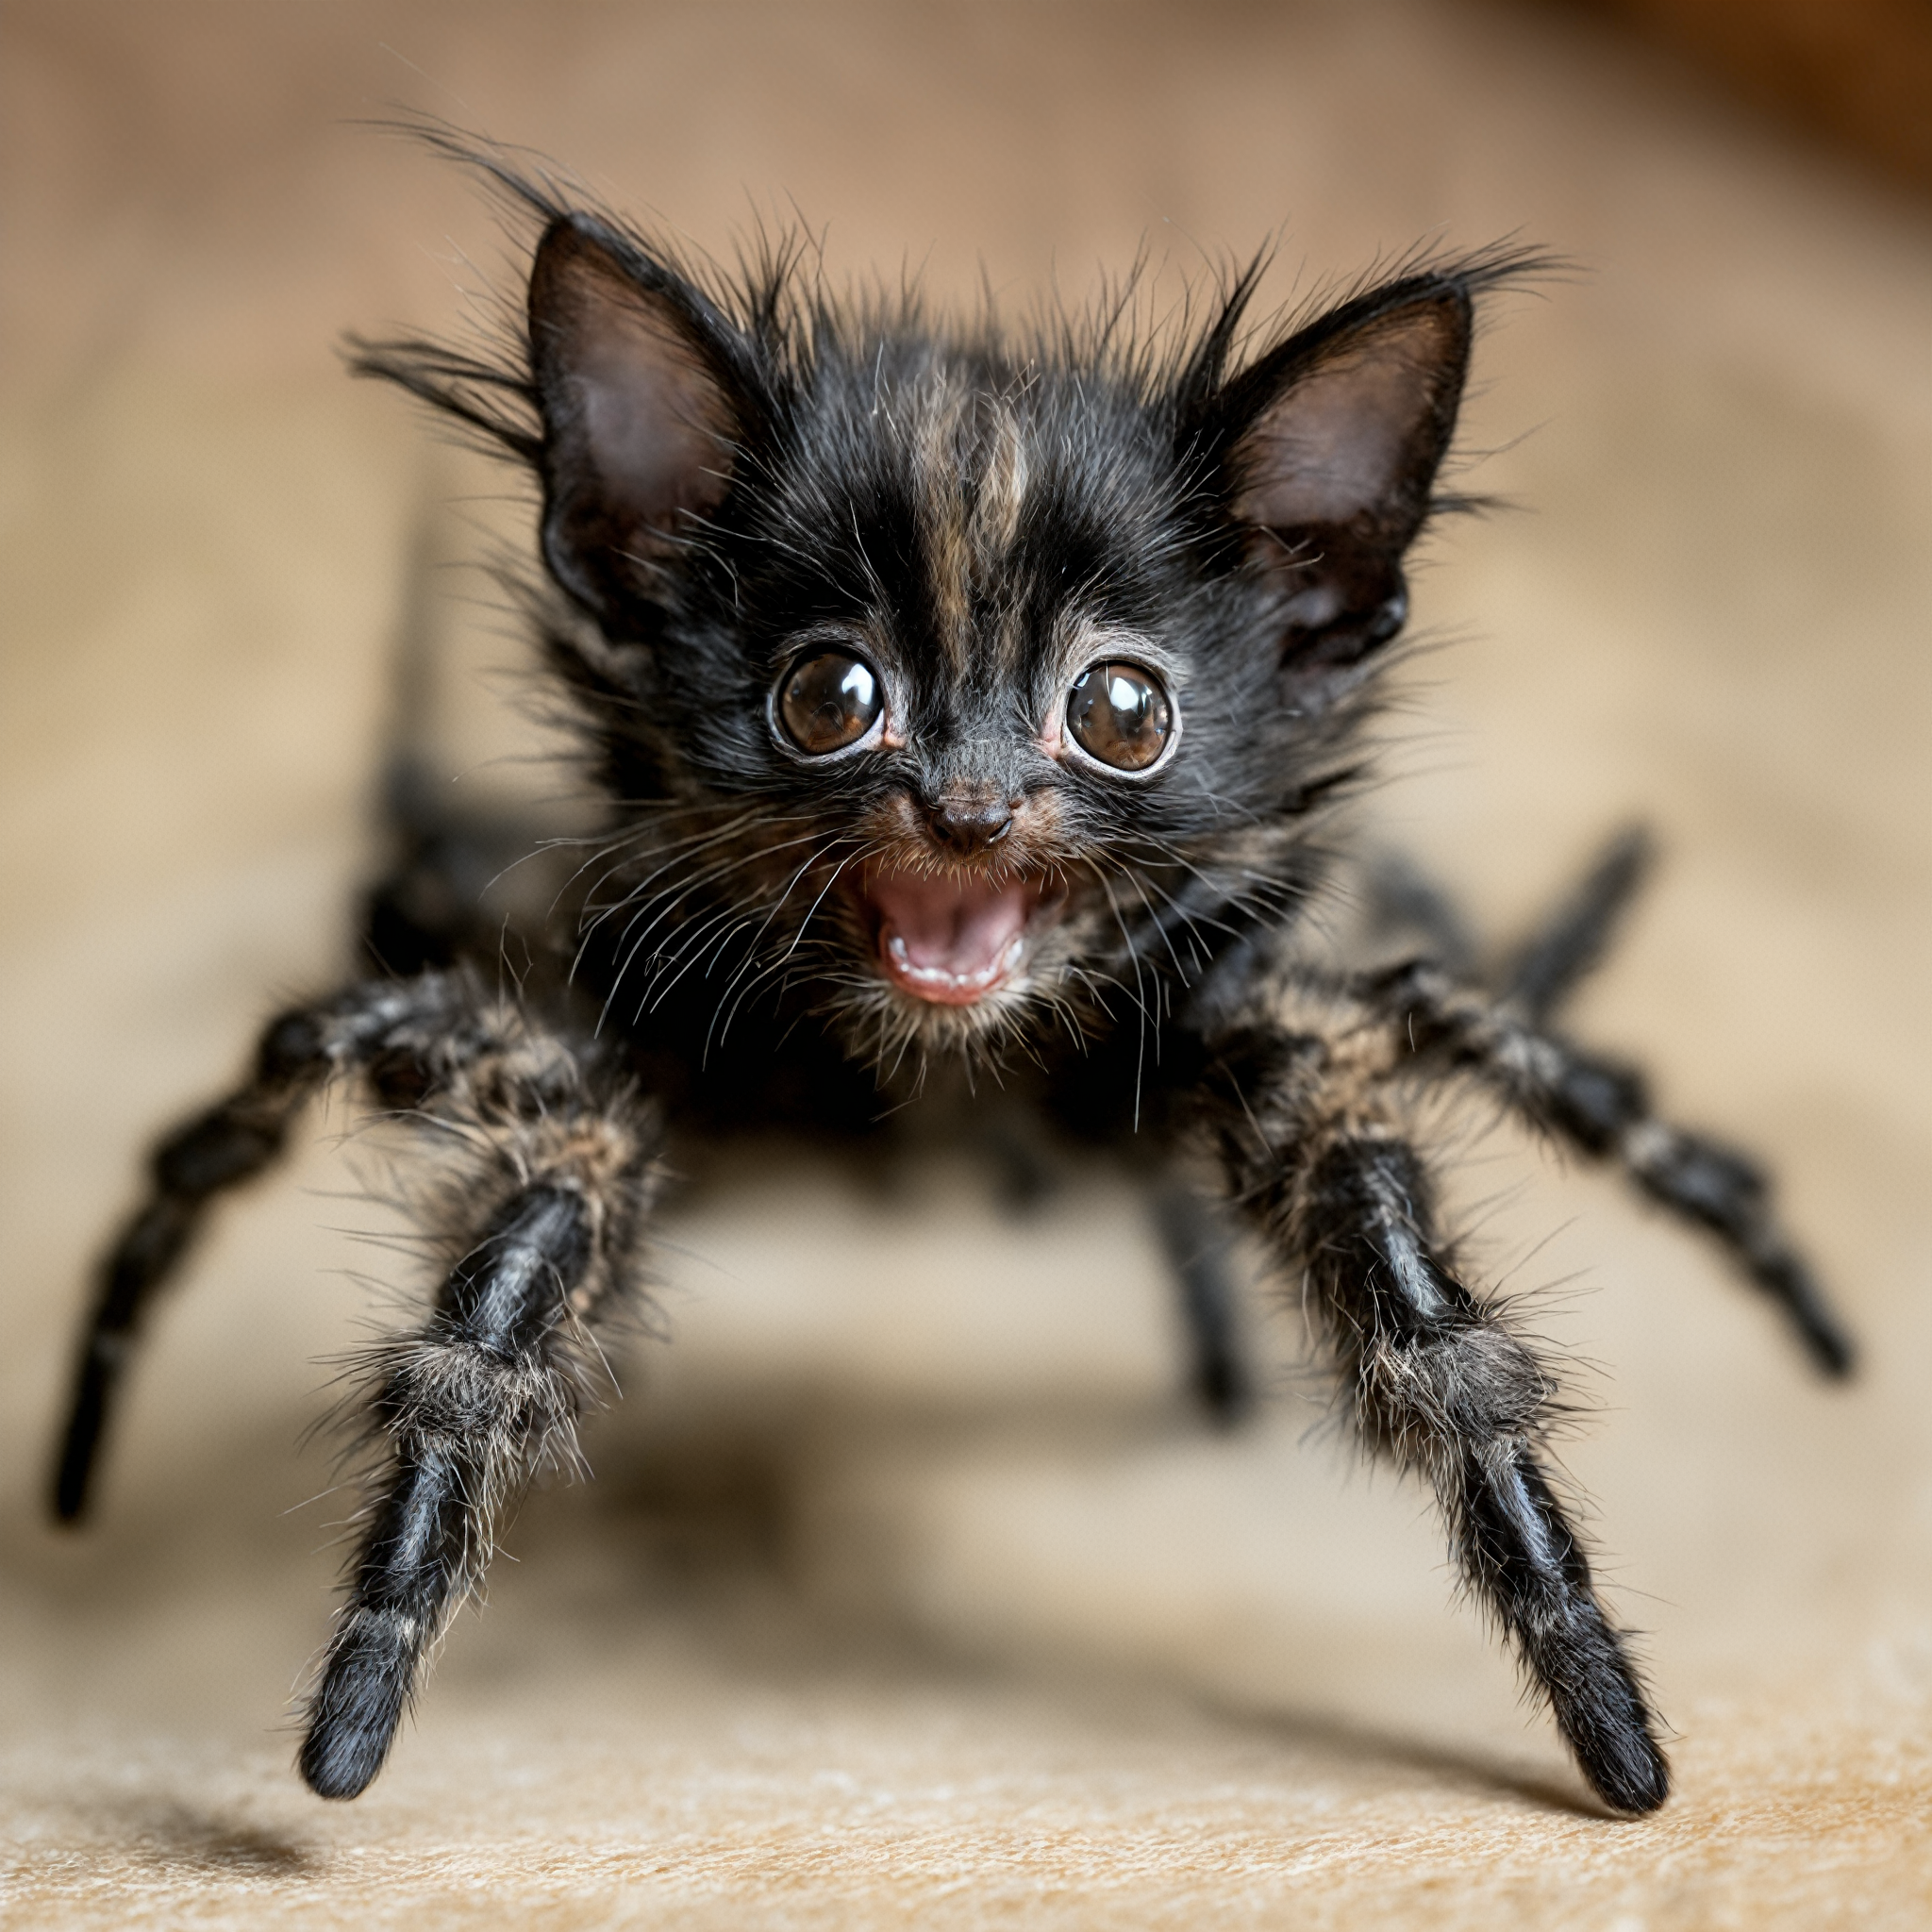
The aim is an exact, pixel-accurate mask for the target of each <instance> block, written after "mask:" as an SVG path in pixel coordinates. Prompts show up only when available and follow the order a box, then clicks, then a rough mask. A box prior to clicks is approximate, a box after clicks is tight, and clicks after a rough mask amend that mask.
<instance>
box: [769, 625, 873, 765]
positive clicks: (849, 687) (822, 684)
mask: <svg viewBox="0 0 1932 1932" xmlns="http://www.w3.org/2000/svg"><path fill="white" fill-rule="evenodd" d="M883 706H884V700H883V699H882V698H881V697H880V695H879V680H878V676H877V675H876V674H875V673H874V670H873V668H872V666H871V665H870V664H868V663H867V662H866V661H865V660H864V658H855V657H853V656H851V655H850V653H848V652H845V651H821V652H820V653H819V655H818V656H817V657H816V658H800V659H799V660H798V662H797V663H796V664H794V665H793V666H792V667H791V670H790V671H788V672H787V673H786V674H785V681H784V683H782V684H781V685H780V686H779V687H778V722H779V724H782V725H783V726H784V727H785V736H786V737H787V738H789V739H790V740H791V741H792V743H793V744H795V745H796V746H797V747H798V748H799V750H800V751H805V752H810V753H811V755H812V756H813V757H814V758H823V757H824V755H825V753H827V752H832V751H843V750H844V748H845V747H846V746H847V745H848V744H857V743H858V741H859V740H860V739H861V738H863V737H864V736H865V734H866V733H867V732H868V731H870V730H871V729H872V727H873V724H874V722H875V721H876V720H877V718H878V715H879V712H880V710H881V709H882V708H883Z"/></svg>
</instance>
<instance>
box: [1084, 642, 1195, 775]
mask: <svg viewBox="0 0 1932 1932" xmlns="http://www.w3.org/2000/svg"><path fill="white" fill-rule="evenodd" d="M1067 729H1068V730H1069V731H1071V732H1072V733H1073V734H1074V741H1076V742H1077V743H1078V745H1079V746H1080V748H1081V750H1082V751H1085V752H1088V753H1090V754H1091V756H1092V757H1094V758H1098V759H1099V760H1100V762H1101V763H1102V764H1103V765H1112V766H1113V767H1114V769H1115V770H1116V771H1121V772H1144V771H1145V770H1146V769H1147V767H1148V766H1149V765H1151V764H1152V763H1153V762H1154V761H1155V759H1156V758H1158V757H1159V756H1160V754H1161V753H1162V752H1163V751H1165V750H1166V749H1167V741H1168V740H1169V739H1170V738H1172V737H1173V736H1174V706H1173V705H1172V704H1171V703H1170V702H1169V700H1168V695H1167V693H1166V691H1163V690H1162V689H1161V688H1160V686H1159V684H1158V683H1157V682H1156V681H1155V677H1154V674H1153V673H1152V672H1150V671H1143V670H1141V667H1140V665H1138V664H1091V665H1089V666H1088V668H1087V669H1086V670H1085V671H1083V672H1082V673H1081V674H1080V675H1079V676H1078V677H1077V678H1075V679H1074V688H1073V690H1072V691H1070V692H1069V693H1068V694H1067Z"/></svg>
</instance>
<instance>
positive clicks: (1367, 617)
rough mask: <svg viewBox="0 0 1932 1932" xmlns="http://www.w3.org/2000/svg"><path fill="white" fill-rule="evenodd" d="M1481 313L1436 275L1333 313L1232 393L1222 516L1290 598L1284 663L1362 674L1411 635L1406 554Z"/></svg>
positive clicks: (1451, 422) (1244, 377) (1451, 424)
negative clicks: (1359, 663)
mask: <svg viewBox="0 0 1932 1932" xmlns="http://www.w3.org/2000/svg"><path fill="white" fill-rule="evenodd" d="M1470 323H1471V305H1470V298H1469V293H1468V291H1467V290H1466V289H1464V288H1463V287H1461V286H1460V285H1459V284H1458V283H1457V282H1455V281H1453V280H1450V279H1448V278H1446V277H1441V276H1429V277H1425V278H1416V279H1415V280H1412V281H1410V282H1406V283H1400V284H1397V285H1396V286H1395V287H1394V288H1392V289H1388V290H1384V291H1379V292H1377V293H1374V294H1372V295H1370V296H1367V297H1364V298H1362V299H1360V300H1358V301H1357V302H1352V303H1349V304H1346V305H1345V306H1344V307H1343V308H1341V309H1338V310H1337V311H1336V312H1335V313H1334V314H1332V315H1329V316H1326V317H1324V319H1323V320H1322V321H1320V322H1318V323H1316V324H1314V325H1312V326H1310V327H1308V328H1307V329H1304V330H1302V331H1301V332H1300V333H1299V334H1298V335H1296V336H1294V337H1292V338H1291V340H1290V341H1286V342H1284V343H1282V345H1281V346H1280V347H1279V348H1278V349H1275V350H1274V351H1272V352H1271V353H1270V354H1269V355H1267V356H1264V357H1263V358H1261V360H1260V361H1259V362H1257V363H1256V364H1255V365H1254V367H1253V368H1251V369H1248V370H1246V371H1244V372H1243V373H1242V374H1241V375H1239V376H1237V377H1236V378H1235V379H1234V381H1233V382H1232V383H1231V384H1230V385H1229V386H1228V391H1227V402H1228V404H1229V406H1230V407H1229V413H1230V417H1231V418H1232V423H1233V425H1234V427H1233V433H1232V435H1231V436H1230V438H1229V440H1228V441H1227V443H1226V444H1225V445H1224V447H1225V449H1226V458H1225V470H1224V475H1225V476H1226V479H1227V482H1226V489H1227V499H1226V500H1227V505H1228V508H1229V511H1230V512H1231V514H1232V516H1233V518H1234V520H1235V522H1236V524H1237V525H1239V526H1240V528H1241V530H1242V532H1243V533H1244V535H1245V538H1246V540H1247V548H1248V550H1249V553H1250V555H1251V556H1253V557H1254V558H1257V560H1258V561H1259V562H1260V564H1261V565H1262V567H1263V568H1264V569H1266V570H1267V571H1268V572H1270V573H1271V574H1272V575H1274V576H1275V577H1276V578H1277V580H1278V582H1279V585H1280V588H1281V589H1282V591H1284V592H1285V593H1286V603H1285V608H1284V616H1285V618H1286V628H1285V631H1284V635H1283V637H1282V653H1283V658H1284V660H1285V661H1294V662H1299V663H1307V664H1310V665H1315V666H1325V665H1331V664H1344V663H1351V662H1353V661H1354V660H1355V659H1357V658H1360V657H1361V656H1363V655H1364V654H1365V653H1366V652H1368V651H1370V650H1373V649H1374V647H1375V646H1376V645H1377V644H1380V643H1383V642H1385V641H1387V640H1389V639H1390V638H1392V637H1393V636H1394V635H1395V633H1396V632H1397V631H1398V630H1400V629H1401V628H1402V625H1403V622H1404V620H1405V618H1406V617H1407V614H1408V592H1407V584H1406V582H1405V581H1404V578H1403V575H1402V557H1403V553H1404V552H1405V551H1406V550H1407V548H1408V546H1409V544H1410V543H1411V542H1412V541H1414V539H1415V536H1416V533H1417V531H1419V530H1420V529H1421V528H1422V525H1423V521H1424V518H1425V517H1426V516H1427V514H1428V509H1429V490H1430V486H1431V484H1432V483H1433V482H1434V480H1435V475H1436V470H1437V467H1438V465H1439V464H1440V463H1441V460H1442V456H1443V452H1444V451H1445V450H1446V449H1447V448H1448V446H1449V438H1450V434H1451V432H1452V431H1453V430H1454V428H1455V426H1456V409H1457V403H1458V402H1459V400H1460V398H1461V394H1462V383H1463V377H1464V375H1465V374H1466V373H1467V370H1468V366H1469V340H1470Z"/></svg>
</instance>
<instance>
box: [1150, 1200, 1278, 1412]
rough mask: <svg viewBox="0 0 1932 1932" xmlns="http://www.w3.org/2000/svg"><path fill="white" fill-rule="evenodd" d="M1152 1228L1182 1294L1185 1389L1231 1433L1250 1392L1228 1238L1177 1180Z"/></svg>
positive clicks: (1215, 1215)
mask: <svg viewBox="0 0 1932 1932" xmlns="http://www.w3.org/2000/svg"><path fill="white" fill-rule="evenodd" d="M1154 1224H1155V1227H1156V1228H1157V1230H1158V1233H1159V1236H1160V1243H1161V1246H1162V1247H1163V1248H1164V1249H1165V1250H1166V1253H1167V1262H1168V1266H1169V1267H1170V1268H1171V1269H1172V1270H1173V1271H1174V1281H1175V1283H1176V1285H1177V1286H1178V1288H1179V1290H1180V1309H1181V1322H1182V1325H1183V1328H1184V1330H1185V1332H1186V1335H1187V1341H1188V1370H1189V1374H1188V1380H1189V1386H1190V1387H1191V1390H1192V1391H1193V1394H1194V1397H1195V1400H1196V1401H1198V1402H1199V1403H1200V1405H1201V1407H1203V1408H1204V1409H1205V1410H1206V1411H1207V1413H1208V1416H1209V1418H1210V1419H1211V1420H1212V1421H1214V1422H1216V1423H1218V1424H1220V1425H1221V1426H1222V1427H1224V1428H1231V1427H1232V1426H1233V1425H1234V1424H1237V1423H1239V1422H1240V1421H1241V1419H1242V1417H1243V1416H1245V1415H1246V1414H1247V1413H1248V1411H1249V1409H1250V1408H1251V1407H1253V1406H1254V1399H1255V1388H1254V1381H1253V1378H1252V1376H1251V1374H1250V1373H1249V1370H1248V1366H1247V1364H1246V1362H1244V1361H1243V1360H1242V1358H1241V1332H1240V1326H1239V1323H1238V1321H1237V1309H1238V1307H1239V1296H1238V1294H1237V1292H1236V1288H1235V1277H1234V1257H1233V1255H1232V1254H1231V1253H1230V1251H1229V1241H1228V1230H1227V1228H1226V1226H1225V1225H1224V1222H1223V1217H1222V1214H1221V1212H1220V1210H1219V1208H1217V1207H1216V1206H1215V1204H1213V1203H1211V1202H1208V1201H1204V1200H1203V1199H1202V1198H1201V1196H1200V1195H1199V1194H1197V1193H1196V1192H1195V1191H1194V1190H1193V1189H1192V1188H1191V1187H1189V1186H1188V1184H1187V1183H1186V1182H1185V1181H1182V1180H1179V1179H1170V1180H1168V1181H1167V1182H1166V1183H1165V1184H1164V1185H1163V1186H1162V1187H1161V1189H1160V1191H1159V1192H1158V1194H1157V1195H1156V1196H1155V1199H1154Z"/></svg>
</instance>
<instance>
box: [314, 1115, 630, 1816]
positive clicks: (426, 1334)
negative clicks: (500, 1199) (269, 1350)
mask: <svg viewBox="0 0 1932 1932" xmlns="http://www.w3.org/2000/svg"><path fill="white" fill-rule="evenodd" d="M489 1125H490V1127H491V1131H493V1132H495V1133H498V1134H502V1133H504V1132H505V1131H506V1128H508V1129H509V1131H510V1132H512V1133H513V1132H514V1128H513V1127H510V1124H509V1123H508V1121H507V1120H506V1119H503V1118H499V1119H497V1120H496V1121H494V1122H491V1123H489ZM637 1126H638V1123H637V1122H636V1121H635V1120H634V1119H627V1118H625V1109H624V1108H622V1107H621V1106H620V1107H618V1108H614V1109H612V1110H611V1111H609V1112H608V1113H605V1114H601V1115H598V1116H596V1117H595V1118H594V1119H593V1118H591V1117H589V1116H586V1117H585V1118H583V1119H581V1120H579V1121H578V1122H576V1123H575V1132H574V1133H573V1134H571V1135H569V1136H566V1137H564V1138H563V1140H562V1141H558V1140H557V1139H556V1137H555V1136H552V1137H551V1138H552V1143H553V1152H552V1156H551V1158H550V1159H549V1160H548V1161H547V1162H545V1163H544V1164H543V1165H542V1166H541V1168H540V1169H539V1170H538V1171H537V1172H536V1174H535V1176H534V1177H533V1178H532V1179H530V1180H529V1181H528V1182H527V1184H525V1186H523V1187H521V1188H519V1189H518V1190H517V1191H515V1192H514V1193H512V1194H511V1195H510V1196H509V1198H508V1200H507V1201H506V1202H504V1203H503V1205H502V1206H500V1207H499V1208H497V1210H496V1211H495V1213H494V1214H493V1215H492V1216H491V1217H490V1218H489V1220H488V1221H487V1223H485V1224H484V1227H483V1232H482V1233H481V1235H480V1237H479V1238H478V1239H477V1240H476V1241H475V1245H474V1246H472V1247H471V1248H470V1249H469V1251H468V1252H467V1253H466V1254H465V1255H464V1256H463V1257H462V1258H461V1259H460V1260H459V1261H458V1263H457V1264H456V1266H455V1267H454V1268H453V1269H451V1271H450V1273H449V1275H448V1277H447V1279H446V1280H445V1281H444V1283H443V1285H442V1289H441V1293H440V1294H439V1295H438V1297H437V1302H436V1307H435V1310H434V1312H433V1313H432V1314H431V1316H430V1319H429V1322H428V1324H427V1325H426V1326H425V1328H424V1329H423V1331H422V1332H421V1334H420V1335H418V1336H415V1337H413V1338H405V1339H399V1340H396V1341H391V1342H389V1343H387V1344H384V1345H383V1346H381V1347H379V1348H378V1349H377V1350H376V1351H375V1366H376V1368H377V1380H376V1387H375V1391H374V1403H373V1408H374V1413H375V1421H376V1425H377V1427H378V1429H379V1430H380V1432H381V1433H382V1435H383V1436H384V1437H386V1439H387V1441H388V1445H389V1453H388V1457H387V1466H386V1467H385V1468H384V1469H383V1470H382V1471H381V1473H380V1474H379V1476H378V1478H377V1481H376V1485H375V1493H374V1497H373V1501H372V1505H371V1507H370V1510H369V1512H368V1525H367V1529H366V1531H365V1534H364V1537H363V1541H362V1547H361V1550H360V1553H359V1555H358V1558H357V1562H356V1565H355V1569H354V1572H353V1577H352V1582H351V1585H350V1590H349V1595H348V1601H347V1602H346V1603H345V1604H344V1605H343V1607H342V1609H341V1614H340V1616H339V1618H338V1620H337V1623H336V1627H335V1632H334V1634H333V1636H332V1637H331V1638H330V1640H329V1644H328V1648H327V1650H326V1651H325V1654H324V1657H323V1661H322V1666H321V1670H320V1673H319V1676H318V1681H317V1684H316V1688H315V1690H314V1691H313V1693H312V1694H311V1696H310V1698H309V1700H308V1734H307V1736H306V1738H305V1739H304V1741H303V1744H302V1750H301V1757H300V1763H301V1770H302V1775H303V1777H304V1778H305V1779H306V1780H307V1781H308V1785H309V1787H310V1789H311V1790H314V1791H316V1792H317V1793H318V1794H320V1795H321V1796H322V1797H325V1798H353V1797H355V1796H357V1795H358V1793H359V1792H361V1791H362V1790H366V1789H367V1787H368V1786H369V1784H370V1783H371V1781H372V1780H373V1779H374V1778H375V1774H377V1773H378V1772H379V1771H380V1770H381V1769H382V1766H383V1761H384V1759H385V1758H386V1757H388V1756H389V1751H390V1746H391V1743H392V1742H393V1741H394V1739H395V1733H396V1728H397V1725H398V1724H400V1722H401V1720H402V1715H403V1712H404V1711H405V1709H407V1708H408V1704H409V1701H410V1698H411V1695H412V1693H413V1691H414V1687H415V1682H416V1677H417V1673H418V1671H419V1670H420V1668H421V1666H422V1664H423V1661H424V1659H425V1656H426V1655H427V1653H428V1651H429V1649H430V1648H431V1646H432V1645H433V1644H434V1643H435V1641H436V1640H437V1638H438V1637H439V1636H440V1635H441V1631H442V1630H443V1628H444V1627H445V1626H446V1625H447V1624H448V1622H449V1619H450V1616H451V1615H452V1614H453V1613H454V1612H455V1610H456V1609H457V1608H458V1607H459V1605H460V1604H461V1602H462V1600H463V1598H464V1596H465V1595H466V1594H468V1592H469V1591H471V1590H472V1589H474V1588H475V1584H476V1582H477V1581H478V1579H479V1578H480V1576H481V1574H482V1570H483V1567H484V1565H485V1563H486V1562H487V1561H488V1558H489V1555H490V1548H491V1539H492V1535H493V1532H494V1527H495V1524H497V1522H498V1520H499V1519H500V1516H501V1514H502V1512H503V1510H504V1509H505V1507H507V1506H508V1504H510V1503H511V1502H513V1501H514V1499H515V1497H516V1496H517V1494H518V1493H519V1492H520V1491H521V1490H522V1489H523V1487H524V1485H525V1482H526V1481H527V1479H528V1477H529V1475H530V1474H531V1473H532V1472H533V1471H534V1470H535V1469H536V1468H537V1467H539V1466H540V1465H541V1463H542V1462H544V1461H545V1460H548V1459H558V1458H562V1459H566V1460H567V1459H570V1458H572V1457H574V1455H575V1420H576V1415H577V1410H578V1407H579V1404H580V1402H581V1399H582V1390H583V1384H584V1379H585V1375H584V1370H585V1363H584V1360H583V1357H582V1346H581V1329H582V1325H583V1324H584V1323H585V1322H587V1321H593V1320H594V1319H595V1318H596V1317H597V1316H598V1315H599V1314H600V1313H604V1312H608V1308H609V1307H610V1306H611V1305H612V1304H613V1303H614V1302H615V1301H617V1300H618V1299H620V1298H621V1296H622V1293H623V1290H624V1286H625V1279H624V1277H625V1267H624V1263H625V1260H626V1259H627V1257H628V1251H629V1248H630V1245H631V1242H632V1241H633V1239H634V1237H635V1232H636V1227H635V1224H636V1219H637V1216H638V1214H639V1213H640V1212H641V1208H642V1206H643V1197H644V1194H645V1192H646V1191H647V1186H648V1179H649V1169H650V1163H651V1159H652V1150H653V1147H654V1146H655V1141H654V1139H653V1137H651V1136H650V1135H649V1134H648V1133H645V1134H640V1133H639V1132H638V1131H637ZM533 1151H534V1150H533ZM513 1164H516V1165H522V1164H523V1163H522V1161H520V1160H519V1161H516V1162H514V1163H513Z"/></svg>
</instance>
